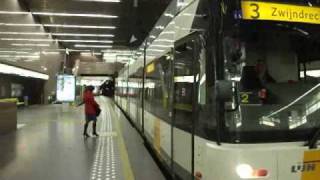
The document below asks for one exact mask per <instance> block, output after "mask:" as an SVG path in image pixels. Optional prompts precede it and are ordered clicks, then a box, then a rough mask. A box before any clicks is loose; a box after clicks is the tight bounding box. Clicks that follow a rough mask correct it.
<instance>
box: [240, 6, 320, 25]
mask: <svg viewBox="0 0 320 180" xmlns="http://www.w3.org/2000/svg"><path fill="white" fill-rule="evenodd" d="M241 6H242V16H243V17H242V18H243V19H247V20H271V21H286V22H300V23H310V24H320V8H317V7H307V6H297V5H290V4H279V3H267V2H257V1H242V2H241Z"/></svg>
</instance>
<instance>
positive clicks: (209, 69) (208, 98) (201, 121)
mask: <svg viewBox="0 0 320 180" xmlns="http://www.w3.org/2000/svg"><path fill="white" fill-rule="evenodd" d="M209 53H210V52H208V51H206V49H205V48H204V47H202V45H201V43H200V48H199V54H197V55H196V57H197V61H198V63H197V69H198V70H197V73H198V76H199V78H197V86H198V105H197V106H198V108H197V109H198V120H197V124H196V134H198V135H200V136H201V137H204V138H207V139H211V140H214V139H215V135H216V133H215V130H216V113H215V106H216V103H215V100H214V95H213V93H214V82H213V81H214V68H213V67H214V66H213V61H212V59H211V58H210V55H209ZM211 53H212V52H211ZM211 81H212V82H211Z"/></svg>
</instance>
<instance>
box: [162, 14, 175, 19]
mask: <svg viewBox="0 0 320 180" xmlns="http://www.w3.org/2000/svg"><path fill="white" fill-rule="evenodd" d="M164 16H166V17H171V18H173V17H174V15H173V14H170V13H165V14H164Z"/></svg>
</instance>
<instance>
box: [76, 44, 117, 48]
mask: <svg viewBox="0 0 320 180" xmlns="http://www.w3.org/2000/svg"><path fill="white" fill-rule="evenodd" d="M74 47H80V48H85V47H88V48H112V46H108V45H106V46H102V45H85V44H76V45H74Z"/></svg>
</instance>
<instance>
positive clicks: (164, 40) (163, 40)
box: [155, 39, 174, 43]
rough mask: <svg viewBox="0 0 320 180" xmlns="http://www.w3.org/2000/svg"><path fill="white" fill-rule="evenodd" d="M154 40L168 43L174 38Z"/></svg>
mask: <svg viewBox="0 0 320 180" xmlns="http://www.w3.org/2000/svg"><path fill="white" fill-rule="evenodd" d="M155 42H168V43H174V40H171V39H156V40H155Z"/></svg>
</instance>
